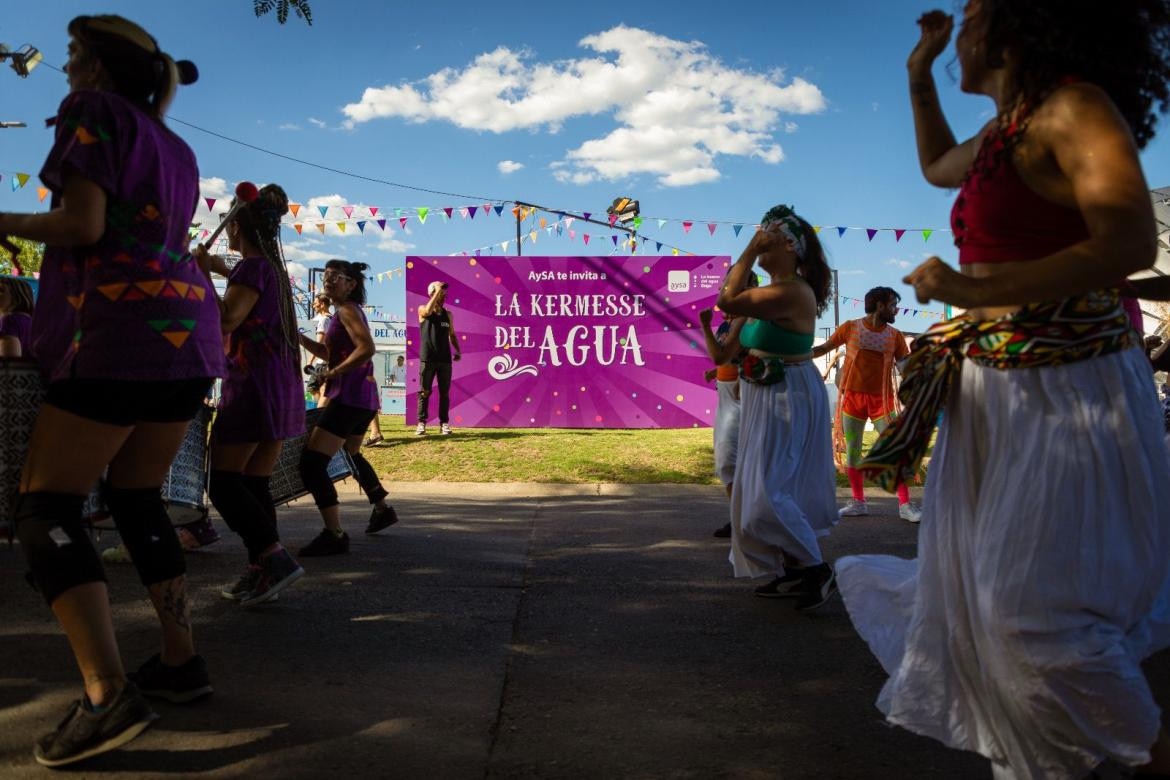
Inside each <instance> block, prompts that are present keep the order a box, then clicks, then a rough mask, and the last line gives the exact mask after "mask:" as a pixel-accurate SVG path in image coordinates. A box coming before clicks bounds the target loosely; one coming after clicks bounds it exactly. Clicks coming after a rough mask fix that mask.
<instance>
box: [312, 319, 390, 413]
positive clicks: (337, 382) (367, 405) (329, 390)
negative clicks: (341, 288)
mask: <svg viewBox="0 0 1170 780" xmlns="http://www.w3.org/2000/svg"><path fill="white" fill-rule="evenodd" d="M343 305H344V306H352V307H353V309H354V311H356V312H357V313H358V316H359V317H361V318H362V324H363V325H366V327H367V328H368V327H369V324H368V323H367V322H366V313H365V312H364V311H362V308H361V307H360V306H358V305H357V304H354V303H346V304H343ZM325 348H326V349H327V350H329V360H328V366H329V367H330V368H333V367H334V366H336V365H338V364H340V363H341V362H342V361H344V360H345V359H346V358H347V357H349V356H350V355H351V354H353V350H354V343H353V339H351V338H350V337H349V331H347V330H346V329H345V325H344V324H343V323H342V322H341V309H340V308H338V310H337V314H334V315H333V317H332V319H330V320H329V326H328V327H327V328H326V329H325ZM325 397H326V398H328V399H329V400H330V401H336V402H338V403H342V404H345V405H346V406H355V407H357V408H358V409H377V408H378V406H379V404H378V383H377V381H375V380H374V364H373V362H371V361H368V360H367V361H366V364H365V365H364V366H361V367H360V368H355V369H354V370H353V371H350V372H348V373H345V374H341V375H340V376H335V377H333V378H332V379H330V380H329V384H328V385H327V386H326V388H325Z"/></svg>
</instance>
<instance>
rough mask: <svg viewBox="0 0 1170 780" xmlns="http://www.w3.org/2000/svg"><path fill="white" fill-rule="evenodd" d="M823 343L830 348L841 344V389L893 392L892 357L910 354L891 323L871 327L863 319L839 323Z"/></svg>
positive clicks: (882, 394)
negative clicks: (842, 356) (879, 326)
mask: <svg viewBox="0 0 1170 780" xmlns="http://www.w3.org/2000/svg"><path fill="white" fill-rule="evenodd" d="M825 345H826V346H828V347H830V348H833V347H840V346H842V345H844V346H845V363H844V365H842V367H841V389H842V390H846V391H849V392H854V393H869V394H871V395H881V396H885V395H892V394H893V391H894V377H893V366H894V361H895V360H901V359H902V358H904V357H906V356H907V355H909V354H910V348H909V347H908V346H906V338H905V337H904V336H903V335H902V332H901V331H900V330H898V329H897V328H895V327H893V326H892V325H884V326H882V327H881V328H880V329H879V330H874V329H872V328H871V327H870V326H869V325H868V324H867V323H866V321H865V320H864V319H860V320H850V321H849V322H846V323H843V324H842V325H841V327H839V328H837V330H836V331H835V332H834V333H833V335H832V336H830V337H829V339H828V341H826V342H825Z"/></svg>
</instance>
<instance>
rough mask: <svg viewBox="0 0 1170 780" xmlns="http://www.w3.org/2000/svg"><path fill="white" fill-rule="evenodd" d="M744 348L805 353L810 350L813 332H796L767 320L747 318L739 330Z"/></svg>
mask: <svg viewBox="0 0 1170 780" xmlns="http://www.w3.org/2000/svg"><path fill="white" fill-rule="evenodd" d="M739 343H740V344H741V345H742V346H743V348H744V349H758V350H759V351H760V352H767V353H769V354H771V355H807V354H808V353H809V352H811V351H812V346H813V334H811V333H796V332H794V331H791V330H787V329H785V328H781V327H780V326H779V325H775V324H773V323H771V322H769V321H768V320H757V319H754V318H753V319H749V320H748V321H747V322H745V323H744V326H743V328H742V329H741V330H740V332H739Z"/></svg>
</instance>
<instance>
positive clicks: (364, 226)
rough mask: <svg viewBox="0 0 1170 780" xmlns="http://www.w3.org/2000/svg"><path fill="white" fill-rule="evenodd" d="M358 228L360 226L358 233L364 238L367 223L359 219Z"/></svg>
mask: <svg viewBox="0 0 1170 780" xmlns="http://www.w3.org/2000/svg"><path fill="white" fill-rule="evenodd" d="M357 226H358V232H359V233H361V234H362V235H363V236H364V235H365V234H366V223H365V220H360V219H359V220H358V222H357Z"/></svg>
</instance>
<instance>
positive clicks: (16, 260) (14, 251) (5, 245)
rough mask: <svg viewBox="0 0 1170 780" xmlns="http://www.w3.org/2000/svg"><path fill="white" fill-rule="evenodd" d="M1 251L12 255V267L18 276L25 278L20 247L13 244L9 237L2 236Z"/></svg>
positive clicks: (0, 238)
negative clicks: (21, 265) (21, 264)
mask: <svg viewBox="0 0 1170 780" xmlns="http://www.w3.org/2000/svg"><path fill="white" fill-rule="evenodd" d="M0 249H3V250H4V251H6V252H8V253H10V254H11V255H12V258H11V259H12V267H13V268H14V269H16V275H17V276H24V269H23V268H21V267H20V247H18V246H17V245H16V244H14V243H12V240H11V239H10V238H9V237H8V236H0Z"/></svg>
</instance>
